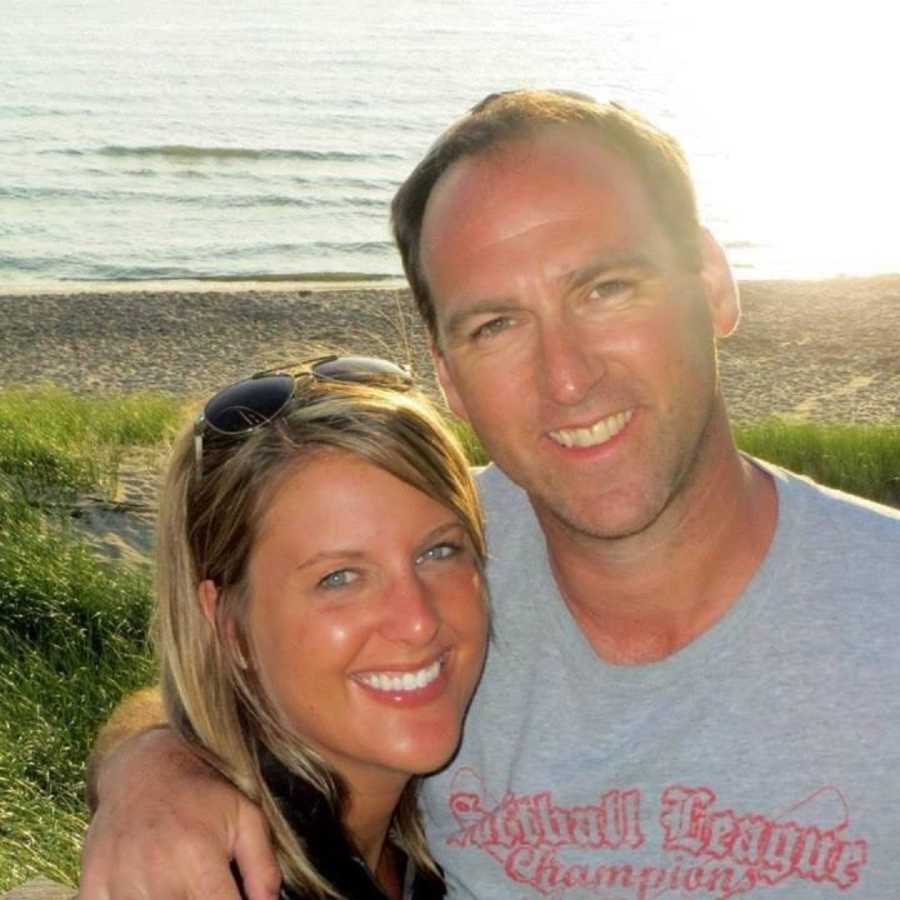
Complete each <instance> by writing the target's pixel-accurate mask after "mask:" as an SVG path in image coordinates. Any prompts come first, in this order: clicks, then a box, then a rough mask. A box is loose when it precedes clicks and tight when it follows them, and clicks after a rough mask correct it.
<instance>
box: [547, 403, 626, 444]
mask: <svg viewBox="0 0 900 900" xmlns="http://www.w3.org/2000/svg"><path fill="white" fill-rule="evenodd" d="M631 416H632V410H630V409H629V410H626V411H625V412H620V413H616V414H615V415H614V416H607V418H605V419H601V420H600V421H599V422H597V423H595V424H594V425H591V427H590V428H561V429H560V430H559V431H551V432H550V437H552V438H553V440H554V441H556V443H557V444H562V446H563V447H596V446H598V445H600V444H605V443H606V442H607V441H608V440H609V439H610V438H613V437H615V436H616V435H617V434H618V433H619V432H620V431H621V430H622V429H623V428H624V427H625V426H626V425H627V424H628V423H629V422H630V421H631Z"/></svg>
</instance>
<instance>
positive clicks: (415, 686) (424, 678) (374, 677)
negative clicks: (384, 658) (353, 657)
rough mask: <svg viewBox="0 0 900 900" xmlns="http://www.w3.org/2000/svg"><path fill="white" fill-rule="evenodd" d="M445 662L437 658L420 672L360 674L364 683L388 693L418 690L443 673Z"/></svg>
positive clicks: (360, 678)
mask: <svg viewBox="0 0 900 900" xmlns="http://www.w3.org/2000/svg"><path fill="white" fill-rule="evenodd" d="M442 666H443V662H442V660H440V659H437V660H435V661H434V662H433V663H432V664H431V665H430V666H426V667H425V668H424V669H419V671H418V672H404V673H403V674H402V675H400V674H396V675H389V674H388V673H387V672H372V673H371V674H367V675H360V676H359V680H360V681H361V682H363V684H366V685H368V686H369V687H371V688H375V690H376V691H385V692H386V693H392V694H400V693H403V692H404V691H417V690H421V689H422V688H423V687H427V686H428V685H429V684H431V682H432V681H434V680H435V678H437V677H438V675H440V674H441V667H442Z"/></svg>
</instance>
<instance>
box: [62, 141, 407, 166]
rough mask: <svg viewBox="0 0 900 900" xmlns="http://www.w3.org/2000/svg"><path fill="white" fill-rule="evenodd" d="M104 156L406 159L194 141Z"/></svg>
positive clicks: (112, 148) (115, 150)
mask: <svg viewBox="0 0 900 900" xmlns="http://www.w3.org/2000/svg"><path fill="white" fill-rule="evenodd" d="M61 152H63V153H68V154H72V155H83V154H84V152H85V151H82V150H74V149H73V148H68V149H67V150H64V151H61ZM96 152H97V153H99V154H100V155H101V156H113V157H122V156H125V157H131V156H137V157H147V156H159V157H163V158H165V159H177V160H184V159H258V160H267V159H297V160H307V161H310V160H311V161H314V162H323V161H324V162H365V161H371V160H385V159H403V157H402V156H401V155H400V154H397V153H378V154H370V153H351V152H348V151H346V150H279V149H258V148H255V147H195V146H192V145H190V144H160V145H156V146H149V147H124V146H120V145H117V144H113V145H108V146H106V147H100V148H99V150H97V151H96Z"/></svg>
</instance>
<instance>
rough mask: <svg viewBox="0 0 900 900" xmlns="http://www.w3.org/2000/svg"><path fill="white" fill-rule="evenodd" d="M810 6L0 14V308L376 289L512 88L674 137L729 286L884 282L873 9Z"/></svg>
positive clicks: (890, 203)
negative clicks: (581, 97)
mask: <svg viewBox="0 0 900 900" xmlns="http://www.w3.org/2000/svg"><path fill="white" fill-rule="evenodd" d="M821 5H822V4H808V5H807V4H805V3H803V2H797V0H795V2H793V3H791V2H781V3H774V2H771V3H767V2H766V0H759V2H756V3H753V4H749V3H748V4H738V3H736V2H720V3H717V4H716V3H706V2H699V0H697V2H690V0H680V2H672V3H666V2H643V3H642V2H636V0H627V2H624V0H612V2H605V3H599V2H598V3H591V2H574V0H555V2H554V3H547V2H546V0H539V2H538V0H522V2H512V0H494V2H492V3H490V4H486V3H484V4H482V3H471V2H462V0H440V2H439V0H391V2H387V0H371V2H348V0H327V2H310V0H290V2H288V0H255V2H253V3H235V2H225V0H221V2H220V0H177V2H176V0H171V2H170V0H79V2H74V0H0V12H2V17H0V289H2V287H4V286H6V287H15V286H22V285H24V284H26V283H27V282H31V281H40V282H42V283H43V284H49V283H50V282H54V281H56V282H58V281H68V280H72V279H79V280H107V279H111V280H122V279H161V278H165V279H170V278H171V279H179V278H197V277H201V278H202V277H232V278H253V277H277V276H288V275H292V276H298V275H299V276H307V277H312V276H316V275H318V276H322V275H327V274H334V273H363V274H370V275H396V274H399V272H400V266H399V262H398V259H397V256H396V254H395V251H394V249H393V246H392V245H391V243H390V238H389V234H388V228H387V206H388V202H389V200H390V197H391V195H392V193H393V190H394V189H395V187H396V185H397V184H398V183H399V181H400V180H401V179H402V178H403V177H404V175H405V174H406V173H407V172H408V171H409V169H410V168H411V166H412V165H413V163H414V162H415V161H416V160H417V159H418V158H419V156H420V155H421V154H422V152H423V151H424V150H425V148H426V147H427V146H428V144H429V143H430V141H431V140H432V139H433V138H434V137H435V136H436V135H437V133H438V132H439V131H440V130H442V129H443V127H445V126H446V125H447V124H448V123H449V122H450V121H451V120H452V119H453V118H454V117H455V116H456V115H458V114H459V113H460V112H462V111H463V110H465V109H466V108H467V107H469V106H471V105H472V104H473V103H475V102H476V101H477V100H478V99H479V98H480V97H481V96H483V95H484V94H485V93H487V92H489V91H492V90H498V89H504V88H509V87H514V86H521V85H535V86H551V87H572V88H577V89H579V90H582V91H587V92H589V93H592V94H594V95H595V96H597V97H601V98H611V99H617V100H620V101H622V102H625V103H627V104H629V105H632V106H634V107H636V108H638V109H639V110H641V111H642V112H644V113H645V114H647V115H648V116H649V117H651V118H652V119H653V120H655V121H656V122H658V123H659V124H661V125H663V126H664V127H667V128H668V129H670V130H671V131H673V132H674V133H675V134H676V135H677V136H678V137H679V138H680V139H681V140H682V142H683V143H684V144H685V146H686V148H687V150H688V153H689V156H690V158H691V160H692V164H693V168H694V172H695V177H696V180H697V184H698V191H699V195H700V202H701V208H702V211H703V214H704V218H705V219H706V221H707V223H708V224H709V225H710V226H711V227H712V228H713V230H714V231H715V232H716V233H717V234H718V235H719V237H720V238H721V239H722V240H723V242H724V243H725V245H726V247H727V248H728V251H729V255H730V257H731V259H732V262H733V263H734V264H735V266H736V268H737V270H738V274H739V275H741V276H744V277H748V276H749V277H768V276H782V275H783V276H806V275H822V274H839V273H849V274H865V273H871V272H886V271H898V270H900V246H898V240H897V238H896V237H895V233H896V230H897V228H896V225H895V222H894V212H895V209H896V208H897V205H898V200H900V190H898V178H897V176H896V174H895V169H896V165H897V162H896V161H897V159H898V149H900V140H898V126H897V124H896V123H897V116H896V114H895V113H894V107H895V103H894V99H893V93H894V89H895V88H896V86H897V85H898V84H900V77H898V75H900V72H898V69H897V63H896V62H895V61H894V60H895V57H896V55H897V54H896V53H895V50H894V46H893V45H894V38H893V35H894V34H895V33H896V32H895V29H894V27H893V22H891V21H889V17H890V16H891V15H892V14H891V13H889V12H886V11H883V10H882V9H881V7H882V6H884V7H885V8H888V7H889V6H890V5H889V4H879V3H877V2H872V3H871V5H869V4H867V3H866V2H862V3H859V2H857V3H854V4H846V3H841V4H839V5H838V4H835V5H834V6H836V7H839V8H837V9H833V10H832V11H830V12H827V13H824V12H822V11H821V10H818V11H817V7H819V6H821ZM744 7H746V8H744Z"/></svg>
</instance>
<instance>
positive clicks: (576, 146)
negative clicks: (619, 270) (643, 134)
mask: <svg viewBox="0 0 900 900" xmlns="http://www.w3.org/2000/svg"><path fill="white" fill-rule="evenodd" d="M575 187H580V188H581V189H583V190H588V189H591V190H592V191H593V192H594V193H595V194H596V192H604V191H606V192H608V193H609V194H610V196H611V197H612V195H623V196H624V195H627V194H631V195H633V199H634V200H639V202H640V205H642V206H643V205H644V200H645V198H644V197H643V193H644V190H643V186H642V185H641V184H640V181H639V179H638V178H637V176H636V174H635V172H634V169H633V167H632V165H631V163H630V162H629V161H628V160H626V159H624V158H623V157H622V156H621V155H620V154H618V153H616V152H615V151H613V150H611V149H609V148H608V147H604V146H603V143H602V139H601V138H600V136H599V135H598V134H597V133H596V132H594V131H592V130H590V129H588V128H585V127H573V126H554V127H552V128H544V129H542V130H541V131H539V132H537V133H535V134H534V135H530V136H526V137H522V138H517V139H515V140H514V141H509V142H506V143H504V144H502V145H498V146H496V147H492V148H490V149H488V150H486V151H484V152H482V153H479V154H477V155H474V156H469V157H464V158H463V159H461V160H458V161H457V162H455V163H454V164H453V165H452V166H450V168H449V169H448V170H447V171H446V172H445V173H444V174H443V175H442V176H441V177H440V178H439V179H438V181H437V182H436V184H435V186H434V188H433V189H432V192H431V195H430V197H429V199H428V204H427V206H426V209H425V216H424V220H423V228H422V248H423V250H424V251H426V252H427V251H429V250H432V249H434V248H435V245H436V243H439V242H442V241H444V240H447V239H448V238H449V239H459V237H460V236H461V233H465V232H467V231H471V230H474V229H477V228H478V226H479V224H481V223H483V222H484V221H485V218H486V217H492V216H493V217H494V218H495V219H497V218H499V217H500V216H502V215H503V214H504V213H508V212H510V211H512V210H515V212H516V215H517V218H518V223H517V225H516V227H521V226H522V225H523V224H526V223H527V220H528V213H529V210H532V209H533V213H534V221H533V222H532V223H531V224H532V225H535V226H538V225H540V224H542V219H541V217H542V216H546V215H553V214H554V212H555V207H556V206H557V205H558V206H559V207H566V208H569V207H571V204H572V192H573V188H575ZM594 199H595V200H596V197H594ZM498 213H499V216H498V215H497V214H498ZM499 224H500V225H501V227H502V221H501V222H499Z"/></svg>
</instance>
